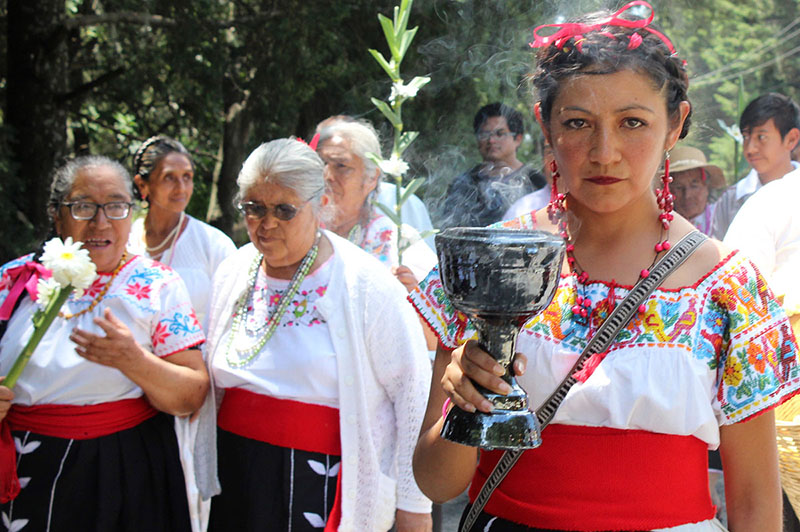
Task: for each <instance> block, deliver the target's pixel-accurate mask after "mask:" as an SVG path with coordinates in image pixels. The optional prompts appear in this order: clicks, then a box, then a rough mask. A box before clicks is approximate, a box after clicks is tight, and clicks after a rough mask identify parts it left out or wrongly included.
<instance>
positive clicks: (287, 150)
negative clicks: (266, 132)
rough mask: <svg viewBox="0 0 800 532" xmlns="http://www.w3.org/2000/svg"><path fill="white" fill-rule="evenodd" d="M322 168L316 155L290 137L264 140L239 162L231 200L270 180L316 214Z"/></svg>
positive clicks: (320, 188)
mask: <svg viewBox="0 0 800 532" xmlns="http://www.w3.org/2000/svg"><path fill="white" fill-rule="evenodd" d="M324 169H325V165H324V164H323V163H322V159H320V158H319V155H317V153H316V152H315V151H314V150H312V149H311V148H309V147H308V145H307V144H305V143H304V142H301V141H299V140H297V139H296V138H294V137H290V138H288V139H276V140H273V141H270V142H265V143H264V144H262V145H261V146H259V147H258V148H256V149H255V150H253V153H251V154H250V155H249V156H248V157H247V160H246V161H245V162H244V164H243V165H242V170H241V171H240V172H239V177H238V178H236V184H237V185H238V186H239V192H237V194H236V198H235V199H234V201H235V202H237V203H238V202H239V201H241V200H242V198H244V196H245V194H247V191H248V190H250V188H251V187H253V186H255V185H258V184H261V183H274V184H276V185H279V186H282V187H286V188H289V189H291V190H294V191H295V193H296V194H297V195H298V196H299V197H300V199H302V200H303V201H308V202H310V203H311V205H312V207H313V209H314V212H315V213H316V214H319V212H320V207H321V205H322V196H323V194H324V192H325V178H324V177H323V171H324Z"/></svg>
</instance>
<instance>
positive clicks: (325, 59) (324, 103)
mask: <svg viewBox="0 0 800 532" xmlns="http://www.w3.org/2000/svg"><path fill="white" fill-rule="evenodd" d="M398 3H399V0H312V1H309V0H227V1H223V0H172V1H168V0H160V1H154V0H66V1H65V0H2V2H0V26H1V27H2V33H1V37H0V109H1V110H0V113H2V114H0V228H2V229H1V232H0V236H2V238H0V264H2V263H3V262H5V261H7V260H9V259H11V258H13V257H15V256H18V255H19V254H22V253H24V252H27V251H30V250H31V249H32V248H33V247H34V246H35V245H36V243H37V240H38V239H40V238H42V237H43V236H44V232H45V231H46V228H47V225H48V222H47V216H46V211H45V203H46V199H47V194H48V187H49V181H50V176H51V173H52V170H53V168H54V167H56V166H58V165H59V164H60V163H61V162H63V161H64V159H65V158H68V157H72V156H75V155H79V154H86V153H94V154H104V155H108V156H110V157H112V158H115V159H117V160H119V161H121V162H122V163H123V164H124V165H125V166H127V167H128V168H130V164H131V155H132V153H133V152H134V151H135V149H136V148H137V147H138V146H139V144H140V143H141V142H142V141H143V140H144V139H146V138H148V137H149V136H151V135H154V134H159V133H162V134H166V135H169V136H172V137H176V138H178V139H179V140H180V141H181V142H183V143H184V144H185V145H186V146H187V147H188V148H189V150H190V151H191V152H192V153H193V155H194V160H195V163H196V166H197V170H196V174H195V190H194V196H193V198H192V201H191V204H190V205H189V209H188V210H189V212H190V214H192V215H194V216H195V217H197V218H199V219H201V220H207V221H209V222H211V223H213V224H214V225H216V226H218V227H220V228H222V229H223V230H225V231H226V232H228V233H229V234H233V233H234V229H235V226H236V222H237V215H236V211H235V209H234V208H233V204H232V198H233V195H234V193H235V181H236V175H237V174H238V171H239V168H240V167H241V164H242V162H243V161H244V159H245V157H246V156H247V154H249V153H250V151H251V150H252V149H253V148H255V147H256V146H257V145H259V144H260V143H262V142H265V141H267V140H271V139H274V138H279V137H286V136H289V135H296V136H298V137H303V138H306V139H309V138H310V137H311V135H312V133H313V130H314V127H315V125H316V124H317V122H318V121H320V120H322V119H324V118H326V117H327V116H329V115H332V114H340V113H345V114H350V115H353V116H357V117H360V118H365V119H368V120H371V121H372V122H373V123H374V124H375V125H376V127H378V129H379V131H380V132H381V133H382V136H383V137H384V138H385V140H386V142H385V145H387V146H388V145H389V143H390V140H391V127H390V125H389V124H388V123H387V122H386V120H385V119H384V118H383V116H382V115H381V114H380V113H379V112H378V111H377V110H376V109H375V108H374V106H373V105H372V103H371V102H370V97H371V96H374V97H378V98H380V99H386V97H387V95H388V94H389V91H390V88H391V86H390V82H389V81H388V79H387V78H386V76H385V73H384V72H383V70H382V69H381V68H380V67H379V66H378V64H377V63H375V61H374V60H373V58H372V57H371V56H370V55H369V53H368V52H367V50H368V49H369V48H376V49H378V50H379V51H382V52H384V53H386V52H387V50H386V43H385V40H384V36H383V33H382V30H381V27H380V25H379V23H378V20H377V14H378V13H383V14H385V15H387V16H389V17H391V12H392V8H393V6H394V5H396V4H398ZM624 3H625V2H624V1H613V2H609V1H606V2H602V1H597V0H570V1H551V0H417V1H416V2H415V3H414V6H413V11H412V14H411V19H410V24H409V27H414V26H419V31H418V33H417V35H416V38H415V40H414V43H413V44H412V46H411V49H410V50H409V53H408V54H407V56H406V59H405V61H404V63H403V66H402V72H403V74H404V77H405V78H406V80H408V79H411V78H412V77H413V76H416V75H427V76H430V77H431V78H432V81H431V83H430V84H429V85H427V86H426V87H424V88H423V89H422V90H421V91H420V93H419V94H418V95H417V97H416V99H415V100H414V101H413V102H410V103H409V104H407V105H406V106H404V108H403V111H404V116H403V118H404V124H405V129H411V130H416V131H419V132H420V136H419V137H418V139H417V140H416V141H415V142H414V144H413V145H412V146H411V148H410V149H409V150H408V151H407V152H406V153H405V156H404V157H405V159H406V160H407V161H408V162H409V163H410V164H411V168H412V171H411V172H410V173H409V174H410V176H423V177H426V178H427V182H426V185H425V186H424V187H423V189H421V191H420V192H419V195H420V196H421V197H422V198H423V200H425V201H426V203H428V205H429V207H430V208H431V211H432V214H433V217H434V222H435V220H436V215H437V212H438V209H440V208H441V205H440V202H439V201H438V200H439V199H440V198H441V197H442V195H443V193H444V191H445V190H446V187H447V185H448V183H449V182H450V180H452V178H453V177H455V176H456V175H457V174H459V173H460V172H462V171H464V170H466V169H468V168H470V167H471V166H472V165H474V164H475V163H476V162H478V160H479V156H478V153H477V151H476V149H475V138H474V135H473V132H472V118H473V116H474V113H475V111H476V110H477V109H478V108H479V107H480V106H481V105H483V104H486V103H489V102H493V101H503V102H505V103H506V104H508V105H511V106H513V107H515V108H517V109H519V110H520V111H522V112H523V115H524V116H525V118H526V128H527V133H526V137H525V141H524V142H523V146H522V148H521V150H520V156H521V157H520V158H521V159H522V160H525V161H531V162H533V163H535V164H539V162H540V161H541V134H540V133H539V131H538V126H536V124H535V123H534V120H533V116H532V113H531V105H530V102H531V93H530V88H529V85H528V83H527V76H528V74H529V72H530V66H531V61H532V58H533V53H532V51H531V49H530V47H529V46H528V43H529V42H530V41H531V40H532V30H533V28H534V27H536V26H537V25H539V24H545V23H552V22H556V21H563V20H564V19H565V18H569V17H570V16H572V15H574V14H578V13H584V12H587V11H591V10H594V9H599V8H610V9H612V10H614V9H617V8H618V7H620V6H622V5H624ZM651 3H652V4H653V5H654V7H655V9H656V24H657V25H658V26H659V27H660V28H662V29H663V30H664V31H665V32H666V33H667V34H668V35H669V36H670V37H671V38H672V40H673V42H674V43H675V46H676V48H677V49H678V52H679V54H680V55H681V56H682V57H684V58H685V59H687V61H688V68H689V72H690V75H691V86H690V96H691V99H692V103H693V106H694V118H693V125H692V132H691V134H690V136H689V138H688V142H689V143H690V144H692V145H694V146H696V147H699V148H701V149H703V150H704V151H705V152H706V154H708V156H709V158H710V159H711V161H712V162H713V163H716V164H718V165H719V166H721V167H722V168H723V169H724V170H725V174H726V176H727V179H728V181H729V182H731V183H732V182H735V181H736V180H737V179H738V178H740V177H742V176H743V175H744V174H745V173H746V169H747V167H746V163H743V161H742V160H741V150H736V149H735V145H736V141H735V140H734V137H733V136H732V133H733V134H735V131H733V130H728V131H726V129H728V126H731V125H733V124H735V123H737V122H738V116H739V113H740V111H741V109H742V107H743V105H744V104H746V103H747V102H748V101H750V100H751V99H752V98H754V97H756V96H758V95H759V94H762V93H765V92H770V91H776V92H782V93H784V94H786V95H788V96H790V97H792V98H794V99H795V100H798V97H800V94H798V93H799V92H800V85H798V83H797V81H798V80H799V79H800V60H799V59H798V52H800V2H798V0H744V1H741V0H739V1H735V0H661V1H660V0H651ZM735 158H737V159H738V160H735ZM410 176H407V177H410ZM434 225H435V224H434ZM236 236H238V237H239V239H241V235H236Z"/></svg>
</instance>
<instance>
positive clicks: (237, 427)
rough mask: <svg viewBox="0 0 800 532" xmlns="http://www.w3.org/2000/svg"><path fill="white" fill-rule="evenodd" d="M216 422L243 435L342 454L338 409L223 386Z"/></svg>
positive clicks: (306, 448)
mask: <svg viewBox="0 0 800 532" xmlns="http://www.w3.org/2000/svg"><path fill="white" fill-rule="evenodd" d="M217 425H218V426H219V428H221V429H222V430H227V431H228V432H232V433H234V434H237V435H239V436H242V437H244V438H250V439H251V440H258V441H262V442H264V443H269V444H272V445H276V446H278V447H286V448H289V449H300V450H302V451H309V452H314V453H323V454H335V455H337V456H340V455H341V454H342V444H341V441H340V439H339V410H338V409H337V408H331V407H329V406H321V405H312V404H309V403H301V402H299V401H291V400H288V399H276V398H275V397H271V396H269V395H262V394H260V393H253V392H250V391H247V390H244V389H242V388H226V389H225V397H224V398H223V399H222V405H220V408H219V414H218V416H217Z"/></svg>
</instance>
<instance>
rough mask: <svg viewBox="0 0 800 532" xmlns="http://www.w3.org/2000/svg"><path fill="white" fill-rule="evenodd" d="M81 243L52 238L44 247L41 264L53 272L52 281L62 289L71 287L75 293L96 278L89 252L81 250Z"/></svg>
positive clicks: (69, 238)
mask: <svg viewBox="0 0 800 532" xmlns="http://www.w3.org/2000/svg"><path fill="white" fill-rule="evenodd" d="M82 245H83V243H82V242H73V241H72V237H67V239H66V240H65V241H63V242H62V241H61V239H60V238H53V239H52V240H49V241H48V242H47V243H46V244H45V245H44V253H42V264H43V265H44V267H45V268H47V269H48V270H50V271H52V272H53V279H55V281H56V282H58V284H60V285H61V286H62V287H65V288H66V287H67V286H69V285H72V287H73V288H75V290H76V291H82V290H85V289H86V288H89V286H91V284H92V282H93V281H94V279H95V277H96V276H97V267H96V266H95V264H94V262H92V259H91V257H89V251H88V250H85V249H83V248H81V246H82Z"/></svg>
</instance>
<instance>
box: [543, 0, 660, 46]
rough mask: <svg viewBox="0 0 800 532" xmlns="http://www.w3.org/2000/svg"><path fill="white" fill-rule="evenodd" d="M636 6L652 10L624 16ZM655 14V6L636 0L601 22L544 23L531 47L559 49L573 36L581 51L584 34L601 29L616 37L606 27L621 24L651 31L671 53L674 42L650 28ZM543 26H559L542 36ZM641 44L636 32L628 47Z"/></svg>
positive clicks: (602, 32) (607, 34)
mask: <svg viewBox="0 0 800 532" xmlns="http://www.w3.org/2000/svg"><path fill="white" fill-rule="evenodd" d="M636 6H646V7H647V8H648V9H649V10H650V16H649V17H647V18H641V19H637V20H629V19H625V18H622V16H621V15H622V14H623V13H625V12H626V11H628V10H629V9H631V8H633V7H636ZM654 16H655V10H654V9H653V6H651V5H650V4H648V3H647V2H645V1H644V0H635V1H634V2H628V3H627V4H625V5H624V6H623V7H622V8H620V9H619V10H618V11H617V12H616V13H614V14H613V15H611V16H610V17H607V18H605V19H603V20H601V21H600V22H597V23H595V24H584V23H580V22H570V23H566V24H544V25H542V26H539V27H537V28H536V29H535V30H533V42H532V43H531V45H530V46H531V48H541V47H544V46H549V45H551V44H554V45H555V46H556V48H558V49H559V50H560V49H561V48H563V47H564V45H565V44H566V43H567V41H569V40H570V39H571V38H573V37H574V38H575V47H576V48H577V49H578V51H581V39H582V38H583V36H584V35H585V34H587V33H589V32H592V31H599V32H600V33H601V34H603V35H606V36H608V37H610V38H612V39H616V37H615V36H614V35H612V34H611V33H609V32H607V31H605V29H604V28H606V27H608V26H619V27H623V28H633V29H641V30H645V31H649V32H650V33H652V34H653V35H655V36H656V37H658V38H659V39H661V42H663V43H664V44H665V45H666V46H667V48H668V49H669V51H670V52H671V53H673V54H674V53H676V52H675V47H674V46H672V42H671V41H670V40H669V39H668V38H667V36H666V35H664V34H663V33H661V32H659V31H656V30H654V29H653V28H648V26H649V25H650V23H651V22H653V17H654ZM543 28H557V31H556V32H555V33H553V34H552V35H547V36H541V35H539V31H540V30H542V29H543ZM640 44H642V37H641V36H640V35H638V34H636V33H634V34H632V35H631V36H630V43H629V44H628V49H630V50H633V49H634V48H637V47H638V46H639V45H640Z"/></svg>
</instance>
